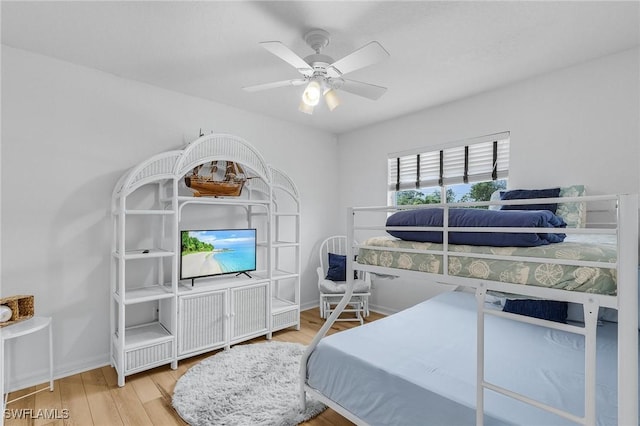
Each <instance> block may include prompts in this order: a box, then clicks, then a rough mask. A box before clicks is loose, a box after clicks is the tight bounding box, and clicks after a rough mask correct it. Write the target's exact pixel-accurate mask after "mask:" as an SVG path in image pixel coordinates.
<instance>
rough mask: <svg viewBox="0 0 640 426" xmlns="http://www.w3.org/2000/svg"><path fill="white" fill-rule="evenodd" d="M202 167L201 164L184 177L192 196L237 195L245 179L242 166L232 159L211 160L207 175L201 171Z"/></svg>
mask: <svg viewBox="0 0 640 426" xmlns="http://www.w3.org/2000/svg"><path fill="white" fill-rule="evenodd" d="M220 163H222V164H220ZM203 168H204V164H201V165H199V166H197V167H195V168H194V169H193V170H192V171H191V173H190V174H187V175H185V177H184V183H185V184H186V185H187V187H189V188H190V189H191V191H193V196H194V197H203V196H204V197H237V196H239V195H240V193H241V192H242V188H243V186H244V183H245V182H246V181H247V176H246V175H245V173H244V170H243V169H242V167H240V165H239V164H237V163H235V162H233V161H212V162H211V164H210V165H209V166H208V168H209V169H210V173H209V174H208V175H207V174H203V173H201V172H202V169H203ZM222 170H224V173H223V172H222Z"/></svg>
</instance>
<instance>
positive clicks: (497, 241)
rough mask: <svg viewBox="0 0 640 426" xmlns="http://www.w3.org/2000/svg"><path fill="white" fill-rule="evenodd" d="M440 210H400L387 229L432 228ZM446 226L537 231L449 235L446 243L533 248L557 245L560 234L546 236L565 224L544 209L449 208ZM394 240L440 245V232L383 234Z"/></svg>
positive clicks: (438, 223) (439, 220) (440, 220)
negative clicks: (532, 229) (511, 228)
mask: <svg viewBox="0 0 640 426" xmlns="http://www.w3.org/2000/svg"><path fill="white" fill-rule="evenodd" d="M443 214H444V213H443V209H441V208H425V209H415V210H403V211H399V212H396V213H394V214H392V215H391V216H389V217H388V218H387V222H386V223H387V226H394V227H395V226H398V227H401V226H430V227H431V226H432V227H440V226H442V223H443ZM449 226H450V227H451V228H455V227H483V226H484V227H487V226H489V227H491V226H498V227H516V228H520V227H522V228H530V227H535V228H540V233H539V234H533V233H506V232H504V233H497V232H449V243H450V244H470V245H479V246H494V247H535V246H539V245H543V244H549V243H557V242H561V241H563V240H564V238H565V237H566V235H565V234H562V233H549V232H548V231H552V230H555V228H564V227H566V226H567V225H566V223H565V222H564V221H563V220H562V219H561V218H559V217H558V216H556V215H555V214H553V213H551V212H550V211H547V210H535V211H534V210H511V211H501V210H483V209H450V210H449ZM552 228H554V229H552ZM387 232H388V233H389V234H391V235H393V236H394V237H396V238H400V239H403V240H407V241H423V242H432V243H442V232H440V231H387Z"/></svg>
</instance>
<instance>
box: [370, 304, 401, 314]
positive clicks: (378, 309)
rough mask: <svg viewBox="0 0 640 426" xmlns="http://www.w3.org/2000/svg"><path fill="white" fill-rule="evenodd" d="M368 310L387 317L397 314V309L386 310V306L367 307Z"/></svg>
mask: <svg viewBox="0 0 640 426" xmlns="http://www.w3.org/2000/svg"><path fill="white" fill-rule="evenodd" d="M369 310H370V311H372V312H377V313H379V314H382V315H387V316H388V315H391V314H395V313H397V312H399V311H398V310H397V309H393V308H387V307H386V306H380V305H369Z"/></svg>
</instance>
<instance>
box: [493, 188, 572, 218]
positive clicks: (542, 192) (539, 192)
mask: <svg viewBox="0 0 640 426" xmlns="http://www.w3.org/2000/svg"><path fill="white" fill-rule="evenodd" d="M559 196H560V188H559V187H558V188H549V189H514V190H511V191H506V192H505V193H504V194H502V195H501V199H502V200H526V199H532V198H558V197H559ZM557 209H558V204H557V203H550V204H520V205H516V204H514V205H511V206H502V208H501V210H549V211H550V212H551V213H555V212H556V210H557Z"/></svg>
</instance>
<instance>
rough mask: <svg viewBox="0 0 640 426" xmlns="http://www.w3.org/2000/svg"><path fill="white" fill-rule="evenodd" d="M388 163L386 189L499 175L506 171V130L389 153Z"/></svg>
mask: <svg viewBox="0 0 640 426" xmlns="http://www.w3.org/2000/svg"><path fill="white" fill-rule="evenodd" d="M388 164H389V167H388V179H387V181H388V184H389V190H390V191H403V190H408V189H417V188H428V187H433V186H443V185H455V184H459V183H467V182H479V181H487V180H496V179H502V178H505V177H507V176H508V174H509V134H508V133H500V134H497V135H489V136H485V137H482V138H475V139H473V140H471V141H470V142H469V141H468V142H467V143H465V142H464V141H463V142H460V143H456V144H450V145H449V146H448V147H444V148H443V149H439V150H425V151H424V152H416V153H411V154H408V155H397V156H392V157H391V158H389V161H388Z"/></svg>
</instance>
